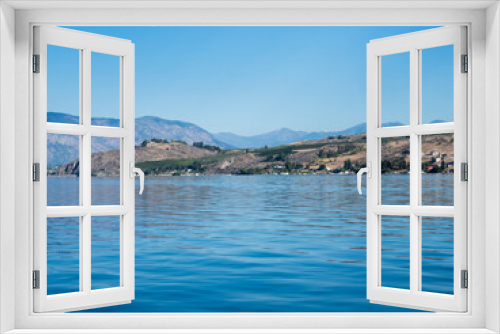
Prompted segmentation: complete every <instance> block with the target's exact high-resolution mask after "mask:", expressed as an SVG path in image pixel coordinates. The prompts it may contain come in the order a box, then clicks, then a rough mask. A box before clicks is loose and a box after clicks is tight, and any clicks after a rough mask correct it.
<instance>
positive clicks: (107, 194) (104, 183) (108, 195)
mask: <svg viewBox="0 0 500 334" xmlns="http://www.w3.org/2000/svg"><path fill="white" fill-rule="evenodd" d="M120 141H121V139H120V138H107V137H92V167H91V168H92V205H120Z"/></svg>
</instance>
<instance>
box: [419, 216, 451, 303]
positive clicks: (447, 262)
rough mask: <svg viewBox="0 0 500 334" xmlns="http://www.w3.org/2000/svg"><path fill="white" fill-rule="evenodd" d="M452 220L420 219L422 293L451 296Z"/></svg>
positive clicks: (440, 218) (441, 218)
mask: <svg viewBox="0 0 500 334" xmlns="http://www.w3.org/2000/svg"><path fill="white" fill-rule="evenodd" d="M453 228H454V224H453V218H443V217H439V218H429V217H423V218H422V291H427V292H438V293H447V294H453V269H454V266H453V249H454V247H453Z"/></svg>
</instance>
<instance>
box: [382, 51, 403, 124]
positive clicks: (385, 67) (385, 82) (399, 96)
mask: <svg viewBox="0 0 500 334" xmlns="http://www.w3.org/2000/svg"><path fill="white" fill-rule="evenodd" d="M380 58H381V88H380V90H381V96H380V99H381V114H382V118H381V119H382V126H401V125H409V124H410V53H409V52H404V53H397V54H393V55H387V56H382V57H380Z"/></svg>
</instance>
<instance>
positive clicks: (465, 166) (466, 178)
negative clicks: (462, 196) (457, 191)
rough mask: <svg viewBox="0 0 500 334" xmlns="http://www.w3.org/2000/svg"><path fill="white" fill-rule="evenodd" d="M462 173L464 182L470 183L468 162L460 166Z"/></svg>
mask: <svg viewBox="0 0 500 334" xmlns="http://www.w3.org/2000/svg"><path fill="white" fill-rule="evenodd" d="M460 169H461V170H460V173H461V178H460V179H461V180H462V181H469V165H468V164H467V163H466V162H462V163H461V164H460Z"/></svg>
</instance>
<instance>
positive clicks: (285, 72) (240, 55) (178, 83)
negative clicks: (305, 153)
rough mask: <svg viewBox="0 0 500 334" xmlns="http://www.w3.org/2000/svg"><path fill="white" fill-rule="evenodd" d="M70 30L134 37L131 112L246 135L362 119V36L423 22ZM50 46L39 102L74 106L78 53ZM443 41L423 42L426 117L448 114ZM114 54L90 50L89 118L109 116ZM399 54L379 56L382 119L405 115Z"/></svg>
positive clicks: (63, 108)
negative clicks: (426, 46) (44, 92)
mask: <svg viewBox="0 0 500 334" xmlns="http://www.w3.org/2000/svg"><path fill="white" fill-rule="evenodd" d="M71 29H78V30H82V31H88V32H93V33H97V34H103V35H108V36H115V37H119V38H124V39H129V40H131V41H132V42H133V43H135V50H136V86H135V87H136V116H137V117H141V116H146V115H154V116H160V117H163V118H166V119H172V120H183V121H187V122H192V123H195V124H197V125H199V126H201V127H203V128H205V129H207V130H208V131H211V132H214V133H215V132H226V131H228V132H233V133H237V134H240V135H254V134H260V133H264V132H267V131H272V130H275V129H279V128H282V127H287V128H291V129H293V130H304V131H327V130H341V129H344V128H347V127H350V126H353V125H356V124H358V123H362V122H365V121H366V44H367V43H368V42H369V41H370V40H372V39H377V38H382V37H388V36H393V35H398V34H403V33H408V32H413V31H418V30H423V29H429V28H428V27H71ZM52 49H59V48H55V47H52ZM52 49H51V50H49V51H50V52H49V59H48V61H49V79H48V80H49V93H48V109H49V111H59V112H67V113H72V114H76V113H77V112H76V111H75V109H77V108H78V81H77V74H78V55H77V53H72V52H71V51H73V50H69V51H64V52H61V51H60V50H52ZM452 49H453V48H452V47H443V48H438V49H436V50H425V51H424V57H423V64H424V65H423V85H424V88H423V97H422V100H423V109H424V111H423V118H424V121H426V122H428V121H432V120H434V119H445V120H452V112H453V95H452V94H453V86H452V80H453V74H452V64H450V62H449V61H446V60H449V59H450V58H449V57H450V55H451V53H450V52H452ZM389 57H392V58H391V59H389ZM113 58H116V57H113V56H106V55H101V56H99V57H97V55H95V56H94V55H93V62H92V66H93V70H92V77H93V80H92V81H93V82H92V85H93V86H92V112H93V116H94V117H116V116H117V115H118V92H119V90H118V85H117V80H118V69H119V68H118V60H117V59H113ZM406 58H407V57H406ZM406 58H405V55H397V56H388V58H387V60H386V59H385V58H384V59H383V61H382V66H383V77H382V84H383V89H382V98H383V106H382V108H383V121H384V122H389V121H399V122H403V123H406V122H408V119H409V117H408V103H409V102H408V101H409V92H408V87H409V83H408V80H409V67H408V59H406ZM51 69H52V72H50V71H51ZM58 71H59V73H57V72H58ZM50 73H53V74H52V75H50ZM68 77H69V79H68Z"/></svg>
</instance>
